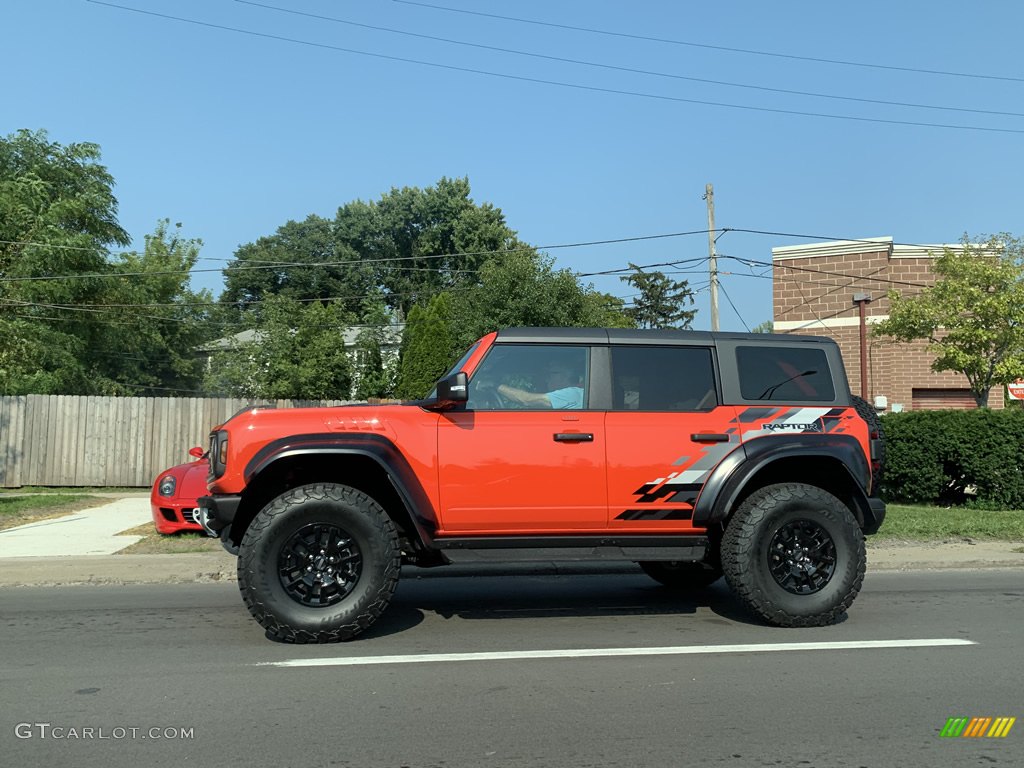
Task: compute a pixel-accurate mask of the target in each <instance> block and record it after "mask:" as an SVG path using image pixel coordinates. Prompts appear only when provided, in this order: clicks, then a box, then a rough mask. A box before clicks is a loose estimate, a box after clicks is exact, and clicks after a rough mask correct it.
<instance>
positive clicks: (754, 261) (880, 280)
mask: <svg viewBox="0 0 1024 768" xmlns="http://www.w3.org/2000/svg"><path fill="white" fill-rule="evenodd" d="M722 258H725V259H732V260H733V261H738V262H741V263H744V264H762V265H764V266H770V267H774V268H777V269H791V270H794V271H797V272H811V273H815V274H819V275H830V276H832V277H852V278H855V279H857V280H870V281H871V282H875V283H888V284H889V285H909V286H911V287H913V288H928V287H930V286H929V285H928V284H927V283H912V282H910V281H907V280H893V279H892V278H881V277H868V276H866V275H851V274H850V273H848V272H832V271H831V270H827V269H817V268H815V267H796V266H793V265H790V264H778V263H775V262H769V261H760V260H759V259H748V258H740V257H739V256H723V257H722ZM751 277H754V275H751Z"/></svg>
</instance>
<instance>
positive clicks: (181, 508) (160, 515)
mask: <svg viewBox="0 0 1024 768" xmlns="http://www.w3.org/2000/svg"><path fill="white" fill-rule="evenodd" d="M150 511H151V512H152V515H153V525H154V526H155V527H156V530H157V532H158V533H163V534H171V533H180V532H181V531H201V530H203V528H202V526H201V525H200V524H199V510H198V509H197V508H196V503H195V501H170V500H168V499H164V498H162V497H161V498H160V501H159V502H158V503H150Z"/></svg>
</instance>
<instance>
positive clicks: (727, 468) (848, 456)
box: [693, 435, 872, 527]
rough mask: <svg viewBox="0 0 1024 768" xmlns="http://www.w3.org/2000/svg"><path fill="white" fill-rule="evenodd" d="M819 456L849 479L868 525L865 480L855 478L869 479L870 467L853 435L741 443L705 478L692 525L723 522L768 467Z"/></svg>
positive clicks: (862, 515)
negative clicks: (831, 462)
mask: <svg viewBox="0 0 1024 768" xmlns="http://www.w3.org/2000/svg"><path fill="white" fill-rule="evenodd" d="M822 457H824V458H827V459H831V460H834V461H835V463H836V464H837V465H838V466H840V467H842V471H843V472H844V473H845V476H846V477H847V478H848V479H849V488H850V491H851V497H852V499H853V501H854V503H855V504H856V505H857V508H858V510H859V511H860V513H861V517H863V518H864V520H865V523H866V524H868V523H869V522H870V521H869V518H870V517H871V516H872V512H871V508H870V505H869V503H868V498H867V493H866V491H865V488H864V480H863V479H860V480H858V478H867V477H869V476H870V467H869V465H868V463H867V460H866V459H865V457H864V451H863V449H862V448H861V445H860V442H859V441H858V440H857V439H856V438H855V437H853V436H852V435H787V436H785V437H781V436H780V437H776V436H768V437H761V438H756V439H753V440H750V441H748V442H746V443H743V444H742V445H741V446H740V449H739V450H736V451H733V452H732V453H730V454H729V455H728V456H726V457H725V458H724V459H723V460H722V461H721V462H720V463H719V464H718V466H716V467H715V469H714V470H713V471H712V473H711V476H710V477H708V480H707V482H706V483H705V485H704V488H703V489H702V491H701V494H700V498H698V499H697V505H696V507H695V508H694V511H693V524H694V525H695V526H698V527H710V526H712V525H716V524H719V523H723V522H725V520H726V518H727V517H728V516H729V514H730V513H731V512H732V510H733V509H734V508H735V506H736V503H737V501H738V500H739V499H740V498H742V496H743V495H744V491H745V490H746V488H747V485H748V484H749V483H750V481H751V480H752V479H753V478H754V477H755V476H756V475H757V474H758V473H759V472H760V471H761V470H763V469H765V468H767V467H769V466H770V465H771V464H773V463H775V462H777V461H780V460H784V459H800V458H807V459H812V458H813V459H819V458H822ZM791 480H798V478H791ZM811 484H812V485H813V482H812V483H811Z"/></svg>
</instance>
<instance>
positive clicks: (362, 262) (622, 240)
mask: <svg viewBox="0 0 1024 768" xmlns="http://www.w3.org/2000/svg"><path fill="white" fill-rule="evenodd" d="M88 2H97V0H88ZM706 234H707V230H706V229H698V230H693V231H690V232H668V233H665V234H659V235H640V236H636V237H619V238H613V239H609V240H590V241H586V242H577V243H558V244H555V245H529V246H523V247H522V248H502V249H498V250H493V251H460V252H454V253H438V254H427V255H423V256H394V257H388V258H380V259H358V260H347V261H333V262H319V263H316V262H308V261H297V262H282V263H273V264H261V265H259V266H251V267H246V266H242V267H224V268H222V269H193V270H187V271H185V270H156V271H152V272H110V273H91V274H81V275H41V276H36V277H0V283H16V282H28V281H35V280H77V279H81V278H112V277H148V276H151V275H154V276H155V275H183V274H193V273H200V272H243V271H252V270H261V269H278V268H281V267H335V266H352V267H358V266H362V265H365V264H386V263H394V262H399V261H410V260H413V261H425V260H428V259H454V258H461V257H465V256H496V255H501V254H509V253H528V252H531V251H555V250H559V249H562V248H584V247H590V246H595V245H615V244H619V243H635V242H640V241H648V240H664V239H667V238H674V237H687V236H691V235H706ZM7 242H10V241H7ZM15 244H16V245H36V246H41V247H55V248H60V247H61V246H50V245H49V244H48V243H38V242H32V241H19V242H16V243H15ZM124 253H134V251H125V252H124ZM236 261H238V259H236ZM407 269H412V268H411V267H409V268H407Z"/></svg>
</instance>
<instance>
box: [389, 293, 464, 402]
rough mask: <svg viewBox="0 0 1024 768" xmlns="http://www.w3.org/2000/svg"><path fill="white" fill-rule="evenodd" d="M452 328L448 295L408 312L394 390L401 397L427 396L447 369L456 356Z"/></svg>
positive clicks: (434, 297)
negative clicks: (396, 383)
mask: <svg viewBox="0 0 1024 768" xmlns="http://www.w3.org/2000/svg"><path fill="white" fill-rule="evenodd" d="M452 329H453V318H452V307H451V297H450V296H449V295H448V294H447V293H439V294H437V295H436V296H433V297H432V298H431V299H430V301H429V302H428V303H427V304H426V306H422V307H421V306H414V307H413V308H412V309H410V310H409V317H408V318H407V319H406V322H405V334H404V335H403V338H402V357H401V363H400V365H399V372H398V385H397V387H396V391H395V394H396V395H397V396H398V397H400V398H403V399H409V400H411V399H417V398H421V397H425V396H426V395H427V394H428V393H429V392H430V390H431V388H432V387H433V386H434V382H436V381H437V380H438V379H439V378H440V377H441V376H443V375H444V373H445V371H447V370H448V367H449V366H450V365H451V364H452V363H453V362H454V361H455V359H456V355H457V353H456V351H455V349H456V346H455V340H454V338H453V335H452Z"/></svg>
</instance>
